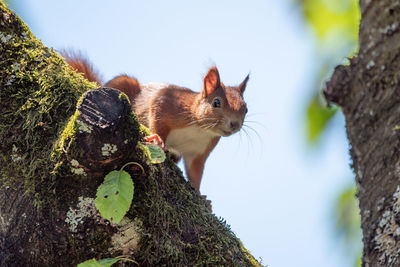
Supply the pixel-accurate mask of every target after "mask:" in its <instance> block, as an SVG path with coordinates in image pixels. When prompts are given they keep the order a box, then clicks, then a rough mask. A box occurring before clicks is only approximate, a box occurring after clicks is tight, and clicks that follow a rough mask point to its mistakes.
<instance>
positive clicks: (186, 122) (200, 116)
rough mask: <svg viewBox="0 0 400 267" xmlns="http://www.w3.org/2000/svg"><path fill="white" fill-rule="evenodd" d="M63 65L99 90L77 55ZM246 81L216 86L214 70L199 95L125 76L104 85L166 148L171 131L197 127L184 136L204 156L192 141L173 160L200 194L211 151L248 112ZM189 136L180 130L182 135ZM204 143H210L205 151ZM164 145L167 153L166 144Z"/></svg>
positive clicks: (217, 79) (88, 67)
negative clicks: (121, 96)
mask: <svg viewBox="0 0 400 267" xmlns="http://www.w3.org/2000/svg"><path fill="white" fill-rule="evenodd" d="M66 60H67V62H68V63H69V64H70V65H71V67H72V68H73V69H75V70H76V71H78V72H82V73H84V75H85V77H86V78H87V79H88V80H90V81H95V82H97V83H98V84H99V85H101V79H100V78H99V76H98V73H97V72H95V71H94V69H93V67H92V66H91V65H90V63H89V62H88V61H87V60H86V59H85V58H83V57H82V56H81V55H79V56H78V57H77V56H76V55H75V56H74V57H71V56H67V58H66ZM248 79H249V76H247V77H246V78H245V80H244V81H243V82H242V83H241V84H240V85H239V86H237V87H229V86H225V85H224V84H223V83H221V81H220V77H219V72H218V69H217V68H216V67H212V68H210V69H209V70H208V72H207V74H206V75H205V77H204V81H203V82H204V83H203V89H202V90H201V92H200V93H196V92H193V91H192V90H190V89H187V88H183V87H178V86H175V85H169V84H146V85H140V84H139V82H138V81H137V80H136V79H135V78H133V77H130V76H128V75H119V76H117V77H115V78H113V79H112V80H111V81H109V82H107V83H106V84H105V86H107V87H112V88H116V89H119V90H120V91H122V92H124V93H125V94H126V95H127V96H128V97H129V99H130V101H131V104H132V109H133V111H134V112H135V113H136V114H137V115H138V117H139V121H140V122H141V123H143V124H144V125H146V126H147V127H149V129H150V131H151V132H152V133H156V134H158V135H159V136H160V137H161V139H162V140H163V141H164V142H166V141H167V139H168V136H169V135H170V133H171V131H175V130H178V129H193V128H190V127H192V126H196V127H197V128H194V129H195V130H194V131H195V132H193V130H190V131H188V132H189V133H193V136H200V137H201V140H199V142H198V143H201V146H200V149H202V148H203V147H204V150H198V149H199V145H198V144H196V143H197V141H196V140H192V139H193V138H192V139H191V138H186V139H188V140H190V142H189V143H187V144H186V143H180V144H178V145H177V147H182V146H183V147H182V149H183V151H178V152H179V153H180V154H181V155H175V156H176V157H175V158H176V159H178V160H179V158H180V157H181V156H183V158H184V160H185V167H186V173H187V176H188V179H189V180H190V182H191V184H192V186H193V187H194V188H195V189H196V191H198V192H199V188H200V182H201V178H202V174H203V169H204V164H205V161H206V159H207V158H208V156H209V155H210V153H211V151H212V150H213V149H214V148H215V146H216V145H217V143H218V141H219V139H220V137H221V136H229V135H231V134H233V133H234V132H236V131H238V130H239V129H240V127H241V125H242V123H243V120H244V116H245V114H246V112H247V108H246V103H245V102H244V100H243V92H244V90H245V88H246V84H247V81H248ZM216 99H218V100H219V101H220V104H221V105H220V107H214V106H213V102H214V101H215V100H216ZM197 129H198V130H197ZM197 131H200V134H197ZM178 132H179V131H178ZM178 132H176V133H178ZM188 132H186V130H183V133H188ZM179 133H180V132H179ZM177 136H179V134H178V135H175V137H173V138H172V139H174V138H175V140H174V141H171V142H177V140H180V137H179V138H177ZM190 137H192V136H190ZM201 141H202V142H201ZM179 142H181V141H179ZM207 142H209V143H208V145H206V146H203V144H207ZM171 144H172V143H171ZM166 145H167V148H168V143H166ZM171 148H172V149H175V148H174V147H171ZM185 151H186V152H185ZM187 151H202V152H199V153H198V154H193V152H190V154H185V153H189V152H187ZM196 153H197V152H196Z"/></svg>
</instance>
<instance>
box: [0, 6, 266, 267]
mask: <svg viewBox="0 0 400 267" xmlns="http://www.w3.org/2000/svg"><path fill="white" fill-rule="evenodd" d="M95 87H96V85H95V84H93V83H90V82H88V81H86V80H85V79H83V77H82V76H81V75H79V74H77V73H74V72H72V71H71V70H70V69H69V67H68V65H67V64H66V63H65V62H64V61H63V59H62V58H61V57H60V56H59V55H57V54H56V53H54V52H53V51H52V50H51V49H48V48H46V47H44V46H43V45H42V44H41V43H40V42H39V41H38V40H37V39H36V38H35V37H34V36H33V35H32V34H31V33H30V31H29V29H28V28H27V26H26V25H25V24H24V23H23V22H22V21H21V20H20V19H19V18H18V17H17V16H16V15H15V14H14V13H12V12H11V11H10V10H8V9H7V8H6V7H5V5H4V3H3V2H1V1H0V103H1V105H0V109H1V112H0V140H1V142H0V203H2V205H0V266H73V265H75V264H77V263H79V262H83V261H85V260H88V259H91V258H97V259H100V258H107V257H115V256H119V255H121V254H125V255H128V256H129V257H131V258H133V259H135V260H136V261H138V262H139V263H140V264H141V266H193V265H196V266H216V265H217V266H259V263H258V262H257V261H256V260H254V258H253V257H252V256H251V255H250V253H249V252H248V251H247V250H246V249H245V248H244V247H243V246H242V245H241V243H240V241H239V240H238V239H237V238H236V237H235V236H234V234H233V233H232V232H231V231H230V229H229V226H227V225H226V224H225V222H223V221H221V220H219V219H218V218H217V217H215V216H214V215H213V214H210V213H209V211H208V209H207V206H206V203H205V201H204V200H203V199H202V198H201V197H200V196H199V195H198V193H196V192H195V191H194V189H193V188H192V187H191V186H190V184H189V183H188V182H186V181H185V180H184V178H183V176H182V172H181V171H180V170H179V168H178V167H177V166H176V165H175V163H174V162H173V161H172V160H171V159H170V158H169V157H168V158H167V160H166V161H165V162H164V163H163V164H157V165H154V164H149V163H148V151H147V150H146V148H145V147H144V146H143V145H142V144H141V142H140V140H141V139H142V137H143V136H145V135H148V134H149V133H148V132H147V130H146V129H145V128H144V127H143V126H141V125H140V124H139V123H138V122H137V119H136V116H135V115H134V114H132V112H131V110H130V106H129V103H128V101H127V98H126V97H125V96H124V95H122V94H120V93H119V91H116V90H113V89H106V88H102V89H100V90H90V89H94V88H95ZM82 95H83V96H82ZM132 161H133V162H137V163H139V164H140V165H141V166H143V168H144V170H145V175H143V173H142V172H141V171H136V170H135V169H134V168H129V167H127V169H126V170H127V171H128V172H129V173H130V175H131V177H132V179H133V182H134V186H135V193H134V199H133V202H132V204H131V207H130V209H129V211H128V213H127V215H126V216H125V218H124V219H123V221H122V222H121V224H119V225H115V224H111V223H109V222H107V221H106V220H104V219H102V218H101V217H100V215H99V213H98V211H97V209H96V207H95V204H94V198H95V194H96V189H97V187H98V186H99V185H100V184H101V183H102V181H103V177H104V175H105V174H106V173H108V172H109V171H111V170H114V169H119V168H120V167H121V166H122V165H123V164H125V163H127V162H132Z"/></svg>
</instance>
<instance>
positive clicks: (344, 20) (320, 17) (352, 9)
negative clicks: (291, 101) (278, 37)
mask: <svg viewBox="0 0 400 267" xmlns="http://www.w3.org/2000/svg"><path fill="white" fill-rule="evenodd" d="M298 2H299V3H300V7H301V9H302V12H303V14H304V18H305V20H306V22H307V24H308V25H310V27H311V29H312V30H313V32H314V33H315V36H316V40H317V46H316V47H317V49H316V51H317V60H316V62H315V65H317V68H318V69H319V73H318V77H317V78H316V80H317V82H316V83H315V84H316V85H317V86H316V87H317V88H315V92H318V93H316V94H313V96H312V98H311V99H310V101H309V104H308V107H307V111H306V121H305V123H306V129H307V140H308V141H309V143H310V144H315V143H316V142H317V141H318V140H319V138H320V136H321V134H322V133H323V132H324V129H325V127H326V125H327V124H328V123H329V121H330V120H331V119H332V117H333V115H334V114H335V112H336V110H337V109H335V108H333V109H330V108H328V107H326V105H325V104H324V103H323V101H321V100H320V97H319V94H320V91H321V87H322V86H321V85H322V84H323V83H324V80H326V79H327V78H328V75H329V74H330V72H331V71H332V70H333V68H334V67H335V66H336V65H338V64H340V63H344V62H343V61H344V60H346V57H349V56H351V55H352V54H353V53H354V52H356V51H357V49H358V25H359V21H360V17H361V15H360V9H359V5H358V0H298Z"/></svg>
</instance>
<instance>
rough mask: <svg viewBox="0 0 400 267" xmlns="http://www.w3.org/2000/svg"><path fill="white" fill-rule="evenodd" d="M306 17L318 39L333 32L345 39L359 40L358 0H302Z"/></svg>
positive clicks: (322, 38) (324, 37)
mask: <svg viewBox="0 0 400 267" xmlns="http://www.w3.org/2000/svg"><path fill="white" fill-rule="evenodd" d="M301 2H302V5H301V6H302V8H303V13H304V17H305V19H306V20H307V22H308V23H309V24H310V25H311V26H312V27H313V28H314V30H315V32H316V34H317V36H318V39H319V40H324V39H326V38H328V36H329V35H331V34H332V33H334V34H340V36H341V39H343V40H344V41H350V42H357V41H358V23H359V21H360V9H359V5H358V0H301Z"/></svg>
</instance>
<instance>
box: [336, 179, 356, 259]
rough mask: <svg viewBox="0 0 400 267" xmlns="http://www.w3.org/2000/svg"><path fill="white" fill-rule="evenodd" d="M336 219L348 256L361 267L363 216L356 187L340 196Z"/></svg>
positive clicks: (337, 202)
mask: <svg viewBox="0 0 400 267" xmlns="http://www.w3.org/2000/svg"><path fill="white" fill-rule="evenodd" d="M334 217H335V224H336V229H337V232H338V233H339V234H340V236H341V237H342V238H343V241H344V246H345V249H346V252H347V254H349V256H351V257H353V258H355V260H354V266H361V249H362V243H361V242H360V241H361V237H362V232H361V228H360V224H361V216H360V210H359V208H358V199H357V198H356V188H355V187H350V188H348V189H346V190H344V191H343V192H342V193H341V194H340V196H339V197H338V199H337V201H336V207H335V212H334ZM356 257H357V258H356Z"/></svg>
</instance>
